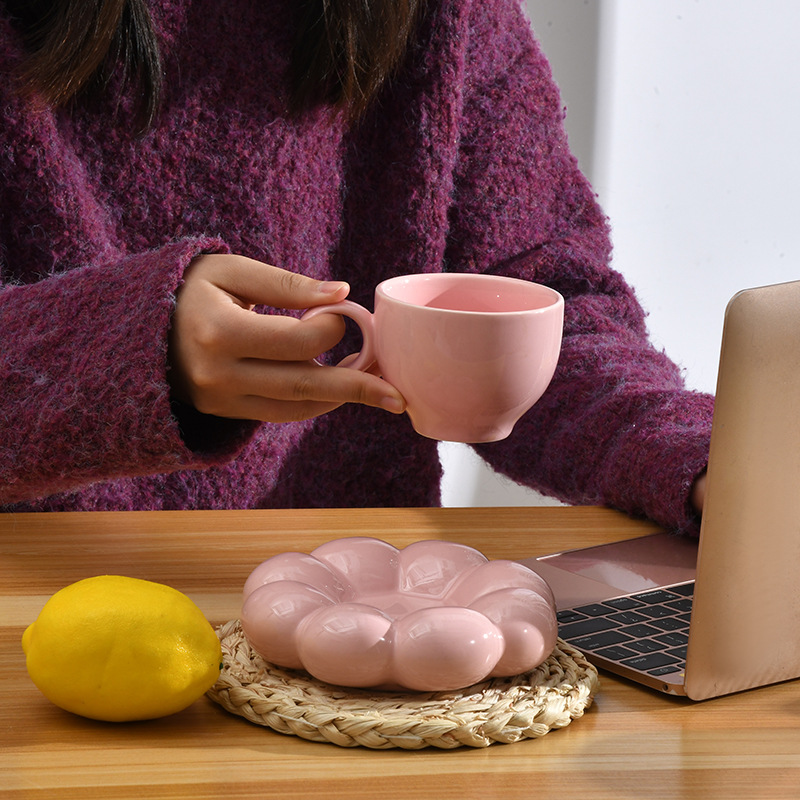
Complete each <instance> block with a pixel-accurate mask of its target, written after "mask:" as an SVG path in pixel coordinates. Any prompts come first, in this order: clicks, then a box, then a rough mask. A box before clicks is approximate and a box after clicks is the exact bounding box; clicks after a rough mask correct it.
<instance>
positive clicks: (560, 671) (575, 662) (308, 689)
mask: <svg viewBox="0 0 800 800" xmlns="http://www.w3.org/2000/svg"><path fill="white" fill-rule="evenodd" d="M217 635H218V636H219V637H220V640H221V641H222V659H223V667H222V672H221V674H220V678H219V680H218V681H217V683H216V685H215V686H214V687H213V688H212V689H211V690H210V691H209V693H208V695H209V697H210V698H211V699H212V700H214V701H215V702H217V703H219V704H220V705H221V706H222V707H223V708H225V709H227V710H228V711H230V712H232V713H233V714H237V715H239V716H242V717H244V718H245V719H247V720H249V721H250V722H253V723H255V724H256V725H262V726H265V727H268V728H272V729H273V730H275V731H278V732H279V733H286V734H292V735H294V736H300V737H302V738H303V739H310V740H311V741H314V742H332V743H333V744H337V745H340V746H341V747H357V746H362V747H369V748H373V749H381V750H383V749H388V748H392V747H400V748H404V749H407V750H419V749H421V748H423V747H440V748H445V749H453V748H456V747H462V746H469V747H487V746H488V745H490V744H493V743H495V742H503V743H506V744H508V743H511V742H517V741H519V740H521V739H530V738H537V737H541V736H544V735H545V734H546V733H547V732H548V731H550V730H553V729H554V728H563V727H565V726H566V725H569V723H570V722H571V721H572V720H573V719H577V718H578V717H580V716H582V715H583V712H584V711H585V710H586V709H587V708H588V707H589V706H590V705H591V703H592V699H593V697H594V694H595V692H596V691H597V688H598V678H597V670H596V669H595V668H594V667H593V666H592V665H591V664H589V662H588V661H586V659H585V658H584V657H583V656H582V655H581V653H579V652H578V651H577V650H575V649H574V648H573V647H570V646H569V645H568V644H566V642H563V641H562V640H560V639H559V640H558V644H557V645H556V648H555V650H554V651H553V653H552V654H551V655H550V657H549V658H548V659H547V660H546V661H545V662H544V663H543V664H540V665H539V666H538V667H537V668H536V669H534V670H532V671H531V672H528V673H525V674H523V675H518V676H515V677H513V678H491V679H489V680H486V681H484V682H482V683H477V684H475V685H474V686H470V687H468V688H466V689H460V690H458V691H453V692H419V693H408V692H380V691H375V690H369V689H350V688H346V687H341V686H331V685H330V684H327V683H323V682H321V681H318V680H316V679H314V678H312V677H310V676H309V675H307V674H306V673H303V672H296V671H293V670H283V669H280V668H278V667H276V666H274V665H272V664H269V663H267V662H266V661H264V660H263V659H262V658H261V657H260V656H259V655H258V654H257V653H255V652H253V650H252V649H251V648H250V645H249V644H248V642H247V639H246V638H245V636H244V634H243V633H242V629H241V626H240V624H239V621H238V620H232V621H231V622H228V623H226V624H224V625H222V626H220V628H219V629H218V630H217Z"/></svg>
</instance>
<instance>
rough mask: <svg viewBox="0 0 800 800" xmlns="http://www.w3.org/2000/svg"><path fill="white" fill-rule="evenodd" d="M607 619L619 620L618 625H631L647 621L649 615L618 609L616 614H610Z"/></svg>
mask: <svg viewBox="0 0 800 800" xmlns="http://www.w3.org/2000/svg"><path fill="white" fill-rule="evenodd" d="M608 618H609V619H613V620H614V622H619V624H620V625H633V624H634V623H635V622H647V621H648V620H649V617H645V616H644V615H643V614H639V613H637V612H636V611H620V612H619V613H617V614H610V615H609V617H608Z"/></svg>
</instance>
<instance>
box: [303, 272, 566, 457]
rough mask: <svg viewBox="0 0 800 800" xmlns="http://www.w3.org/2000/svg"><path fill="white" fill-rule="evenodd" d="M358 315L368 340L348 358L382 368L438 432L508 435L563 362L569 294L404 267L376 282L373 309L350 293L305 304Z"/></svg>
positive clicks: (449, 437) (415, 418)
mask: <svg viewBox="0 0 800 800" xmlns="http://www.w3.org/2000/svg"><path fill="white" fill-rule="evenodd" d="M325 313H332V314H342V315H344V316H347V317H350V318H351V319H353V320H355V322H356V323H357V324H358V326H359V327H360V328H361V332H362V335H363V338H364V343H363V346H362V349H361V352H360V353H359V354H358V356H357V357H356V358H355V359H354V360H353V361H352V362H350V363H349V364H348V366H349V367H352V368H354V369H367V368H369V367H370V366H371V365H372V364H373V363H376V362H377V365H378V370H379V372H380V374H381V375H382V376H383V378H385V379H386V380H387V381H389V383H391V384H392V385H393V386H395V387H396V388H397V389H398V390H399V391H400V392H401V393H402V395H403V397H405V399H406V403H407V406H408V415H409V417H410V418H411V422H412V424H413V426H414V429H415V430H416V431H417V432H418V433H420V434H421V435H423V436H427V437H429V438H431V439H439V440H442V441H452V442H473V443H475V442H493V441H497V440H499V439H505V438H506V437H507V436H508V435H509V434H510V433H511V430H512V428H513V427H514V424H515V423H516V422H517V420H518V419H519V418H520V417H521V416H522V415H523V414H524V413H525V412H526V411H527V410H528V409H529V408H530V407H531V406H532V405H533V404H534V403H535V402H536V401H537V400H538V399H539V398H540V397H541V396H542V394H543V393H544V390H545V389H546V388H547V386H548V384H549V383H550V380H551V379H552V377H553V373H554V371H555V368H556V363H557V362H558V356H559V352H560V349H561V334H562V329H563V322H564V299H563V297H562V296H561V295H560V294H559V293H558V292H556V291H555V290H554V289H550V288H548V287H546V286H542V285H540V284H536V283H531V282H530V281H522V280H517V279H516V278H505V277H500V276H496V275H479V274H471V273H470V274H466V273H433V274H420V275H401V276H399V277H396V278H390V279H389V280H386V281H383V283H381V284H379V285H378V286H377V288H376V289H375V313H374V314H371V313H370V312H369V311H367V309H365V308H364V307H363V306H360V305H358V304H357V303H353V302H350V301H349V300H345V301H344V302H342V303H335V304H333V305H329V306H318V307H316V308H313V309H310V310H309V311H307V312H306V313H305V314H304V316H303V318H304V319H308V318H309V317H312V316H317V315H318V314H325Z"/></svg>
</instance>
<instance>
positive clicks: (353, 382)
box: [168, 255, 405, 422]
mask: <svg viewBox="0 0 800 800" xmlns="http://www.w3.org/2000/svg"><path fill="white" fill-rule="evenodd" d="M348 291H349V287H348V286H347V284H346V283H341V282H334V283H331V284H325V283H320V282H319V281H314V280H312V279H310V278H306V277H304V276H302V275H295V274H293V273H289V272H286V271H285V270H281V269H278V268H276V267H271V266H269V265H266V264H261V263H259V262H256V261H252V260H251V259H247V258H243V257H241V256H230V255H209V256H201V257H200V258H198V259H197V260H196V261H195V262H193V264H192V265H191V266H190V268H189V269H188V270H187V271H186V274H185V276H184V283H183V285H182V286H181V288H180V290H179V292H178V295H177V302H176V308H175V311H174V313H173V317H172V329H171V331H170V341H169V353H168V359H169V372H168V378H169V381H170V385H171V387H172V391H173V395H174V396H175V397H176V398H178V399H181V400H183V401H184V402H188V403H191V404H192V405H194V406H195V408H197V409H198V410H199V411H201V412H203V413H207V414H213V415H216V416H221V417H233V418H242V419H257V420H263V421H269V422H285V421H290V420H300V419H307V418H309V417H313V416H317V415H318V414H322V413H325V412H327V411H330V410H331V409H333V408H336V407H337V406H339V405H342V404H343V403H362V404H365V405H369V406H374V407H377V408H382V409H385V410H387V411H390V412H392V413H397V414H399V413H402V412H403V411H404V410H405V401H404V399H403V397H402V395H401V394H400V393H399V392H398V391H397V390H396V389H395V388H394V387H393V386H391V385H390V384H389V383H387V382H386V381H383V380H382V379H380V378H379V377H378V376H376V375H374V374H370V373H369V372H360V371H357V370H353V369H347V368H344V367H323V366H321V365H320V364H317V363H316V362H315V361H314V360H313V359H315V358H316V357H317V356H318V355H319V354H320V353H322V352H325V351H327V350H330V349H331V348H332V347H333V346H334V345H336V344H337V343H338V342H339V341H340V340H341V337H342V335H343V333H344V322H343V320H342V319H341V317H339V316H338V315H335V314H322V315H320V316H318V317H314V318H312V319H306V320H299V319H296V318H294V317H290V316H283V315H280V314H257V313H254V312H253V311H252V310H251V309H252V306H253V305H255V304H266V305H270V306H273V307H277V308H309V307H312V306H315V305H321V304H331V303H334V302H339V301H340V300H342V299H344V297H345V296H346V295H347V293H348Z"/></svg>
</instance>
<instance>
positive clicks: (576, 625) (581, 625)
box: [558, 617, 619, 640]
mask: <svg viewBox="0 0 800 800" xmlns="http://www.w3.org/2000/svg"><path fill="white" fill-rule="evenodd" d="M618 627H619V624H618V623H616V622H614V621H613V620H610V619H603V617H589V619H584V620H581V621H580V622H570V623H569V624H567V625H562V626H561V627H560V628H559V629H558V634H559V636H561V638H562V639H567V640H570V639H574V638H576V637H578V636H588V635H589V634H590V633H599V632H600V631H607V630H611V629H612V628H618Z"/></svg>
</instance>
